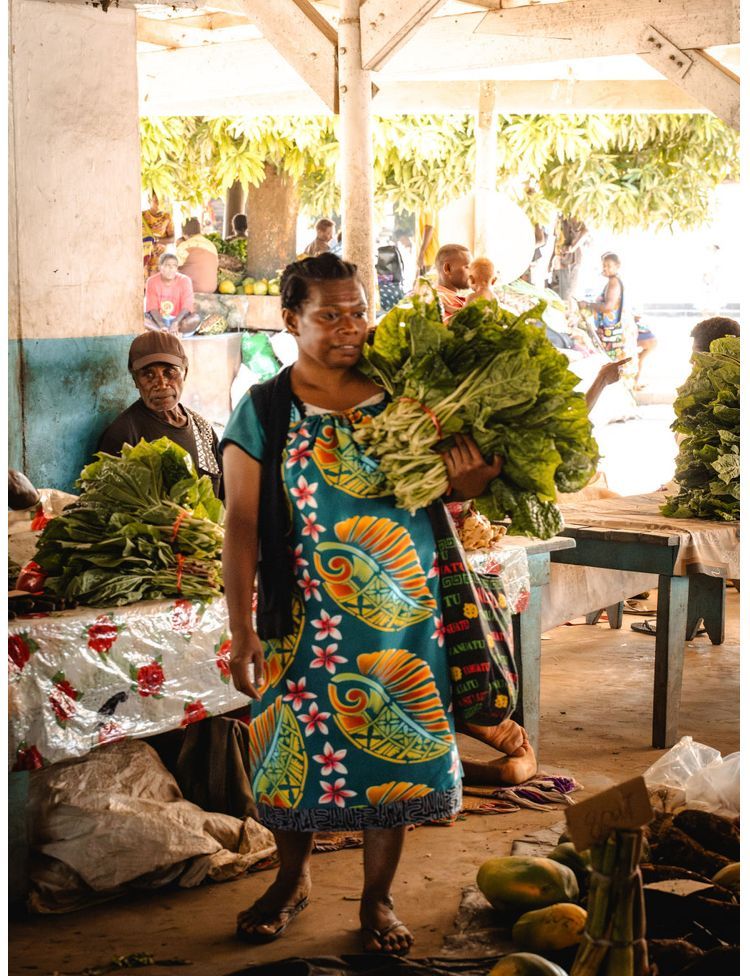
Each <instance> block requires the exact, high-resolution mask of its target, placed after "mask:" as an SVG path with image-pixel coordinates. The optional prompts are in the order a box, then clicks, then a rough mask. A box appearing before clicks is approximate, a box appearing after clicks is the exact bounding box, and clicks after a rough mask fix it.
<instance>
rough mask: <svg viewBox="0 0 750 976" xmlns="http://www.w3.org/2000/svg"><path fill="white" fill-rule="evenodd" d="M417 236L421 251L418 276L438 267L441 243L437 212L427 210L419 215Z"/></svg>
mask: <svg viewBox="0 0 750 976" xmlns="http://www.w3.org/2000/svg"><path fill="white" fill-rule="evenodd" d="M417 235H418V237H419V250H418V251H417V274H418V275H423V274H427V272H428V271H429V270H430V268H431V267H432V266H433V264H434V265H437V256H438V251H439V250H440V243H439V241H438V217H437V213H436V212H435V211H430V210H425V211H422V212H421V213H420V214H419V220H418V221H417Z"/></svg>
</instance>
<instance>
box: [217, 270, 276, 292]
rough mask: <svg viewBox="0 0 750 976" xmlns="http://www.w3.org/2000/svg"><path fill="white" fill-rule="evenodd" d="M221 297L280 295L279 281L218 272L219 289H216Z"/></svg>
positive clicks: (240, 273)
mask: <svg viewBox="0 0 750 976" xmlns="http://www.w3.org/2000/svg"><path fill="white" fill-rule="evenodd" d="M217 290H218V291H219V292H220V293H221V294H222V295H255V296H264V295H280V294H281V286H280V279H279V278H278V277H276V278H253V277H252V276H250V275H245V274H244V273H243V272H241V271H237V272H234V271H225V270H222V271H220V272H219V287H218V289H217Z"/></svg>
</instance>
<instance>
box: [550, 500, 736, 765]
mask: <svg viewBox="0 0 750 976" xmlns="http://www.w3.org/2000/svg"><path fill="white" fill-rule="evenodd" d="M665 499H666V494H665V493H664V492H654V493H652V494H647V495H633V496H630V497H623V498H608V499H601V500H599V501H593V502H587V503H586V504H585V505H577V506H573V505H568V506H565V505H564V504H563V505H562V506H561V508H562V512H563V516H564V518H565V525H566V527H565V529H564V530H563V535H564V536H566V537H567V538H569V539H570V540H571V541H574V542H575V548H573V549H568V550H557V551H555V552H553V553H552V555H551V558H552V561H553V562H554V563H556V564H567V565H576V566H584V567H594V568H598V569H604V570H618V571H622V572H623V579H624V580H626V579H627V574H629V573H639V574H640V573H647V574H656V576H658V588H659V601H658V611H657V617H656V651H655V663H654V690H653V722H652V745H653V746H654V748H657V749H663V748H666V747H669V746H671V745H673V744H674V743H675V741H676V740H677V727H678V718H679V705H680V694H681V688H682V671H683V659H684V645H685V640H686V639H691V638H692V637H693V636H694V635H695V633H696V631H697V628H698V625H699V622H700V620H701V619H702V620H703V622H704V624H705V628H706V632H707V633H708V636H709V638H710V639H711V642H712V643H713V644H721V643H722V642H723V640H724V613H725V587H726V580H727V579H739V575H740V565H739V522H710V521H706V520H703V519H676V518H667V517H666V516H664V515H662V514H661V512H660V507H661V505H662V504H663V503H664V501H665ZM629 585H630V586H632V579H631V580H630V581H629ZM632 595H633V593H632V592H627V590H625V591H623V592H622V593H621V595H620V599H625V598H627V597H630V596H632ZM613 602H614V601H613ZM596 609H598V608H597V607H589V608H588V610H589V611H592V610H596ZM563 622H564V621H562V620H560V621H557V623H563Z"/></svg>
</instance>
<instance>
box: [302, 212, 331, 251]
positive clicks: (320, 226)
mask: <svg viewBox="0 0 750 976" xmlns="http://www.w3.org/2000/svg"><path fill="white" fill-rule="evenodd" d="M335 229H336V225H335V224H334V222H333V221H332V220H329V219H328V217H321V219H320V220H319V221H318V222H317V224H316V225H315V240H313V241H311V242H310V243H309V244H308V245H307V247H306V248H305V254H307V256H308V257H311V258H315V257H317V256H318V255H319V254H325V252H326V251H330V250H331V241H332V240H333V232H334V230H335Z"/></svg>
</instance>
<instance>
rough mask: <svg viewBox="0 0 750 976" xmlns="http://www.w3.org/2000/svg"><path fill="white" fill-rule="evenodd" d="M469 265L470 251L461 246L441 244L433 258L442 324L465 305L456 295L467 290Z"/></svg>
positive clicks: (460, 297) (461, 297) (461, 298)
mask: <svg viewBox="0 0 750 976" xmlns="http://www.w3.org/2000/svg"><path fill="white" fill-rule="evenodd" d="M470 264H471V251H469V249H468V248H467V247H464V246H463V244H443V246H442V247H441V248H440V250H439V251H438V252H437V255H436V256H435V269H436V271H437V274H438V285H437V293H438V296H439V298H440V303H441V305H442V306H443V321H444V322H447V321H448V319H449V318H450V317H451V315H454V314H455V313H456V312H457V311H458V310H459V309H460V308H463V307H464V305H465V304H466V299H465V298H464V297H463V296H462V295H459V294H458V293H459V291H465V290H467V289H468V288H469V265H470Z"/></svg>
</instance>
